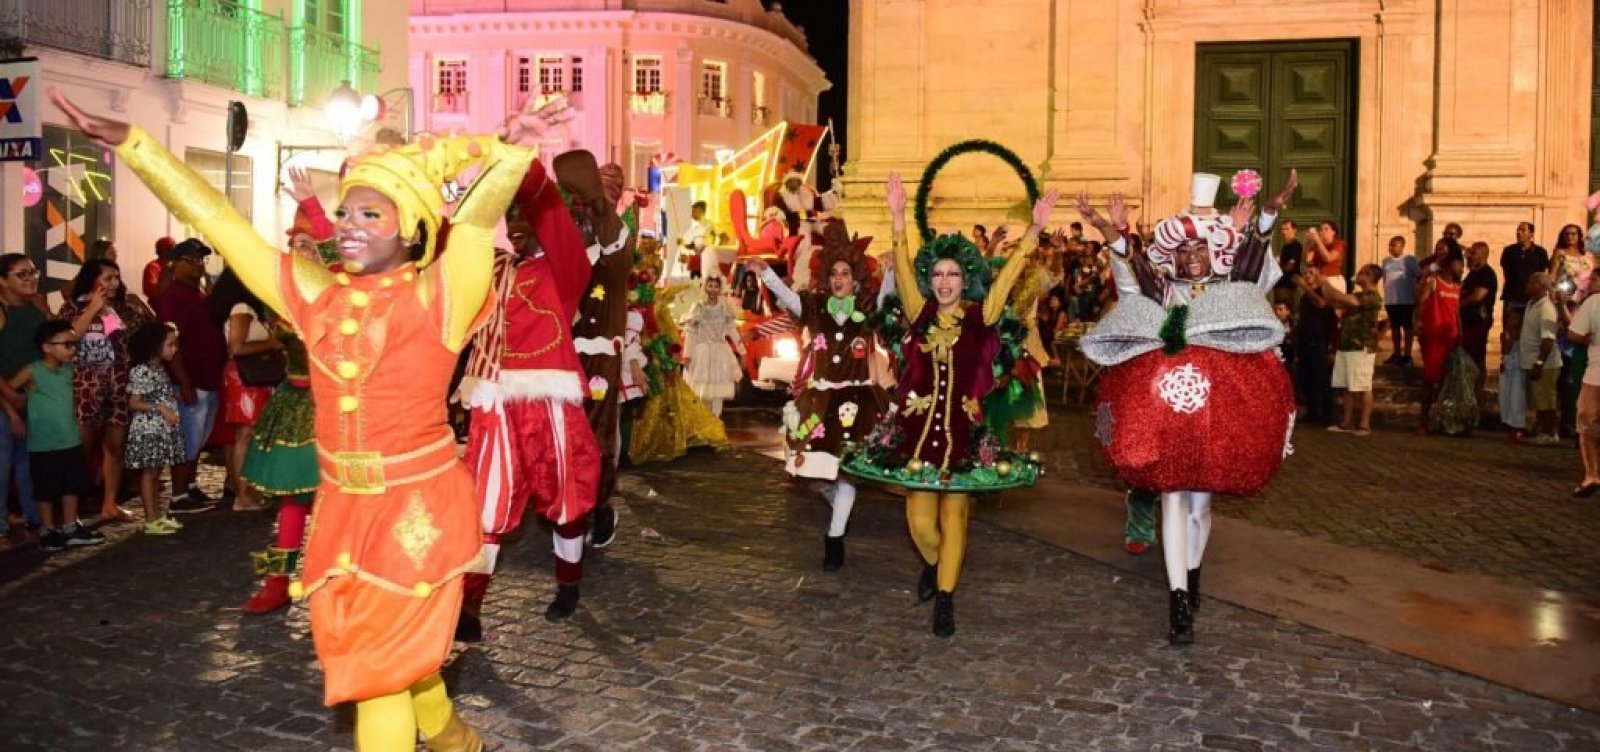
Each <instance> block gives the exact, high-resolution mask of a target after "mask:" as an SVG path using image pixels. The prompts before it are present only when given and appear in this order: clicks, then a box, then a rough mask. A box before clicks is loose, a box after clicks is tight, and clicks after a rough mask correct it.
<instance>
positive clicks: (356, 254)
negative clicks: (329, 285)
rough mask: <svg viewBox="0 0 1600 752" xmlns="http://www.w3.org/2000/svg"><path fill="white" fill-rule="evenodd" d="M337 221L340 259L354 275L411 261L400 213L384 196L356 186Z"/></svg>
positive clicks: (341, 209)
mask: <svg viewBox="0 0 1600 752" xmlns="http://www.w3.org/2000/svg"><path fill="white" fill-rule="evenodd" d="M334 219H335V222H336V223H337V224H336V227H337V229H338V230H339V258H340V259H341V260H342V261H344V266H345V269H346V270H347V271H349V272H350V273H352V274H379V273H382V272H386V271H389V270H391V269H395V268H398V267H399V266H400V265H401V264H404V263H405V262H406V261H407V260H408V259H409V257H410V249H408V248H407V247H406V242H405V240H404V239H402V238H401V237H400V212H399V211H397V210H396V209H395V205H394V202H393V201H390V200H389V199H388V197H386V196H384V195H383V194H382V193H379V192H377V191H376V190H373V189H372V188H368V187H367V186H364V185H358V186H355V187H352V188H351V189H350V190H349V191H347V192H346V193H345V197H344V203H343V204H340V205H339V210H338V211H337V212H335V213H334Z"/></svg>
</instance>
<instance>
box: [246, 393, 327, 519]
mask: <svg viewBox="0 0 1600 752" xmlns="http://www.w3.org/2000/svg"><path fill="white" fill-rule="evenodd" d="M313 409H314V408H313V405H312V402H311V390H310V389H308V388H306V387H305V386H297V385H295V384H291V383H289V382H284V383H282V384H279V385H278V388H277V389H274V390H273V392H272V397H271V398H269V399H268V400H267V404H266V406H265V407H262V408H261V416H260V417H258V418H256V424H255V429H254V432H253V433H252V434H251V436H250V451H249V452H248V453H246V454H245V456H244V469H243V471H242V474H243V475H244V480H245V482H246V483H249V484H250V485H251V486H253V487H255V489H256V490H257V491H260V492H261V493H262V494H263V495H265V496H299V495H302V494H310V493H314V492H315V491H316V490H317V486H318V485H319V484H320V483H321V481H322V471H321V469H320V468H319V467H318V466H317V443H316V440H315V438H313V434H312V419H313Z"/></svg>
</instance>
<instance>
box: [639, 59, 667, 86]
mask: <svg viewBox="0 0 1600 752" xmlns="http://www.w3.org/2000/svg"><path fill="white" fill-rule="evenodd" d="M661 76H662V63H661V56H660V55H635V56H634V58H633V93H635V94H654V93H656V92H659V91H663V88H662V86H661V84H662V77H661Z"/></svg>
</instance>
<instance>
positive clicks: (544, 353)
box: [458, 162, 601, 640]
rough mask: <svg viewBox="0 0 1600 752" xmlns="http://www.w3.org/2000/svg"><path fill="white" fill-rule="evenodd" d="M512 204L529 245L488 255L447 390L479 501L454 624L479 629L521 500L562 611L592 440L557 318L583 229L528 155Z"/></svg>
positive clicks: (573, 569) (566, 303) (592, 477)
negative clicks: (477, 307) (482, 304)
mask: <svg viewBox="0 0 1600 752" xmlns="http://www.w3.org/2000/svg"><path fill="white" fill-rule="evenodd" d="M513 214H514V215H516V216H517V220H518V221H519V222H525V223H526V224H527V225H528V226H529V227H530V228H531V229H532V232H533V237H534V238H535V239H536V240H535V241H534V244H536V245H537V246H538V248H539V250H537V251H535V252H534V253H533V254H532V255H529V256H522V257H518V256H515V255H512V254H509V253H500V254H496V256H495V266H494V286H493V290H494V292H493V293H492V299H493V300H494V301H495V302H496V306H495V310H494V313H492V314H491V315H490V317H489V320H488V321H487V322H486V323H485V324H484V326H483V327H482V328H481V329H479V330H478V332H477V334H475V335H474V336H473V340H472V345H473V347H472V355H471V356H470V358H469V359H468V361H467V370H466V376H465V378H463V380H462V383H461V388H460V391H459V395H460V397H461V401H462V403H463V404H465V405H466V406H468V407H469V408H470V409H471V410H472V424H471V425H472V428H471V432H470V434H469V436H468V440H467V452H466V461H467V464H468V465H469V466H470V467H471V468H472V471H473V475H474V477H475V478H476V480H477V487H478V494H479V498H480V499H481V501H482V514H481V517H480V520H479V521H480V522H481V523H482V526H483V549H484V562H483V568H482V571H480V572H473V573H470V574H468V575H467V578H466V594H465V598H464V600H463V602H462V608H461V611H462V622H461V628H460V629H458V635H459V636H461V637H462V638H464V639H468V640H473V639H476V638H477V637H479V636H480V635H481V626H480V625H479V614H480V612H481V609H482V606H483V598H484V595H485V594H486V593H487V591H488V588H489V582H490V577H491V576H492V575H493V574H494V569H495V563H496V561H497V560H498V556H499V551H500V536H502V535H504V534H506V533H509V532H511V531H512V530H515V529H516V528H517V526H518V525H519V524H521V522H522V515H523V513H524V511H525V510H526V508H527V505H528V504H529V502H532V504H533V509H534V512H535V513H537V514H538V515H539V516H541V517H544V518H545V519H547V520H550V522H552V523H554V525H555V526H556V527H555V533H554V539H555V540H554V543H555V556H556V582H557V583H558V585H559V587H560V591H559V594H558V603H554V604H552V605H551V609H550V611H547V612H546V616H549V617H551V618H562V617H565V616H568V615H571V613H572V608H573V607H575V606H576V604H577V587H578V581H579V580H580V579H581V578H582V576H583V570H582V564H581V562H582V557H583V536H584V533H586V532H588V517H587V515H588V514H589V510H590V509H591V508H593V506H594V500H595V492H596V488H597V487H598V485H599V482H600V465H601V455H600V447H599V445H598V444H597V443H596V442H595V438H594V433H593V432H592V431H590V430H589V424H588V422H587V420H586V418H585V416H584V412H583V399H584V392H585V387H584V374H583V368H582V367H581V366H580V365H579V363H578V353H577V351H576V350H575V349H574V348H573V345H572V335H571V331H570V328H569V324H568V322H570V321H572V317H573V315H574V314H575V313H576V312H577V310H578V301H579V299H580V298H581V297H582V296H583V294H584V292H585V289H586V287H587V285H588V281H589V263H588V257H587V255H586V254H585V251H584V244H583V234H582V232H581V231H579V229H578V225H577V224H576V223H574V222H573V221H572V215H571V214H570V213H569V212H568V211H567V207H566V204H565V203H564V202H563V201H562V200H561V191H560V190H559V189H558V188H557V187H556V185H555V182H554V181H553V180H551V179H550V177H549V175H548V174H547V173H546V172H545V170H544V167H543V165H541V164H539V163H537V162H536V163H534V164H533V165H532V166H531V167H530V168H529V169H528V174H527V176H526V177H524V179H523V182H522V186H521V187H520V188H519V189H518V191H517V196H516V201H515V203H514V205H513Z"/></svg>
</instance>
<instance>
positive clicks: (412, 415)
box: [51, 90, 570, 752]
mask: <svg viewBox="0 0 1600 752" xmlns="http://www.w3.org/2000/svg"><path fill="white" fill-rule="evenodd" d="M51 95H52V99H54V101H55V102H56V104H57V106H59V107H60V108H61V110H62V111H64V112H65V113H66V115H67V116H68V118H69V119H70V120H71V121H72V123H73V125H74V126H76V127H77V128H78V129H79V130H81V131H83V132H84V133H85V134H87V135H89V136H90V137H91V138H93V139H95V140H97V141H100V142H104V143H106V144H109V145H111V146H114V147H116V149H117V153H118V155H119V156H121V158H122V160H123V163H124V164H125V165H127V166H128V167H129V168H130V169H132V170H133V171H134V173H135V174H137V175H138V176H139V177H140V178H141V179H142V180H143V181H144V182H145V183H146V184H147V185H149V186H150V187H151V188H152V190H154V191H155V192H156V194H157V196H158V197H159V198H160V199H161V200H162V202H163V203H164V204H166V205H167V207H168V208H169V209H170V210H171V211H173V212H174V214H176V216H177V219H178V221H180V222H182V223H183V224H186V225H189V226H191V227H194V228H196V229H197V230H199V232H200V234H201V235H203V236H205V237H206V238H207V239H208V240H209V241H211V242H212V243H213V244H214V245H215V246H216V247H217V248H218V249H219V250H220V251H221V252H222V254H223V257H224V258H225V259H227V261H228V263H229V265H230V266H231V267H232V268H233V269H234V270H235V271H236V272H237V273H238V274H239V277H240V278H241V279H243V280H244V281H245V283H246V284H247V285H248V286H249V287H250V288H251V289H252V290H253V291H254V292H255V293H256V294H257V296H259V297H260V298H261V300H262V301H263V302H264V303H266V304H267V305H268V306H270V307H271V308H273V309H274V310H276V311H278V312H280V313H282V314H283V315H284V316H285V317H286V318H288V319H289V321H290V322H291V323H292V324H294V325H295V327H296V328H297V329H299V330H300V331H301V332H302V334H303V336H304V338H305V341H306V346H307V349H308V351H309V353H310V360H311V365H312V367H311V369H310V370H311V389H312V393H313V395H314V396H315V400H316V404H317V410H316V414H315V424H316V428H315V435H316V440H317V447H318V455H319V458H320V459H321V461H322V470H323V482H322V487H321V488H320V489H319V490H318V495H319V501H318V503H317V508H316V517H315V519H314V520H313V521H312V525H311V533H310V538H309V540H308V541H307V543H306V551H305V556H304V560H303V562H302V566H301V571H302V577H303V580H302V581H300V582H295V583H292V584H291V585H290V594H291V595H292V596H295V597H305V598H307V599H309V601H310V607H311V632H312V637H313V639H314V641H315V644H316V648H317V657H318V659H319V661H320V662H321V664H322V667H323V672H324V692H323V700H324V702H326V703H327V704H329V705H333V704H337V703H342V702H352V701H353V702H355V703H357V705H356V729H355V733H356V746H357V747H358V748H359V749H361V750H363V751H364V752H374V750H410V749H413V748H414V747H415V744H416V737H417V731H418V730H419V729H420V730H421V732H422V734H423V736H424V737H425V738H426V740H427V742H428V745H429V747H430V748H432V749H434V750H478V749H481V748H482V742H481V740H480V739H479V738H478V735H477V733H476V732H474V731H473V730H472V729H471V728H469V727H468V726H467V725H466V724H465V723H463V722H462V721H461V720H460V718H459V717H458V716H457V715H456V714H455V711H454V709H453V708H452V707H451V704H450V699H449V697H448V695H447V694H446V692H445V686H444V682H443V680H442V679H441V678H440V677H439V673H438V672H439V668H440V665H441V664H442V663H443V662H444V659H445V657H446V656H447V655H449V652H450V645H451V636H452V634H453V632H454V628H455V622H456V615H457V613H458V612H459V610H460V607H461V581H460V580H461V577H460V576H461V575H462V574H463V573H464V572H466V571H467V570H468V569H470V568H472V566H473V565H474V564H475V562H476V561H477V559H478V558H479V555H480V553H479V548H480V535H479V530H478V525H477V520H476V511H477V510H476V508H475V507H476V504H474V503H473V483H472V476H471V474H470V473H469V472H468V471H467V468H466V466H465V465H464V464H463V463H462V462H461V461H460V460H459V459H457V458H456V456H455V440H454V436H453V435H452V434H451V431H450V428H449V426H448V424H447V423H446V419H445V401H444V399H442V397H443V395H444V394H445V391H446V388H447V386H448V384H449V380H450V376H451V372H452V370H453V368H454V366H455V362H456V360H457V353H459V352H460V350H461V348H462V347H463V346H464V345H465V344H466V340H467V337H468V335H469V334H470V333H471V329H472V326H473V324H474V322H475V321H477V320H478V319H479V317H480V313H481V312H482V311H484V309H485V303H486V302H487V299H488V294H489V283H490V276H491V273H492V265H491V263H490V261H491V257H492V253H493V248H494V246H493V237H494V228H495V225H496V224H497V223H498V222H499V220H500V216H501V214H503V213H504V211H505V207H506V205H507V204H508V203H510V201H511V198H512V196H513V195H514V194H515V192H516V189H517V186H518V185H519V184H520V183H521V182H522V176H523V173H525V172H526V171H527V169H528V165H529V163H530V162H531V161H532V160H533V158H534V151H533V150H532V149H530V148H525V147H524V146H523V145H532V144H537V143H538V142H539V141H540V140H541V139H542V138H543V137H545V136H546V135H547V134H548V133H550V132H551V131H552V130H554V128H555V126H556V125H557V124H558V123H559V122H561V121H562V118H563V116H566V117H570V115H566V114H565V112H564V111H565V109H566V107H567V105H566V103H565V102H564V101H562V100H557V101H556V102H552V103H551V104H549V105H547V106H546V107H545V108H543V109H542V110H540V111H539V112H537V113H530V112H519V113H517V114H515V115H513V116H512V117H511V118H510V119H509V120H508V121H507V123H506V126H505V127H504V128H502V130H501V136H500V137H499V138H496V137H456V138H446V139H433V138H430V137H427V136H424V137H423V139H422V140H421V141H420V142H419V143H418V144H415V145H409V146H401V147H395V148H391V149H386V150H382V151H376V150H375V151H374V152H372V153H370V154H367V155H364V156H362V157H361V158H359V159H357V160H355V161H354V163H353V164H352V165H351V166H350V168H349V171H348V172H347V173H346V175H345V176H344V179H343V181H342V182H341V184H340V187H339V190H340V208H339V212H338V220H339V221H338V224H337V227H338V230H339V245H338V251H339V257H340V259H341V261H342V265H343V271H342V272H340V273H338V274H335V273H333V272H332V271H330V270H328V269H327V268H326V267H323V266H322V265H320V264H318V263H316V262H314V261H311V260H309V259H306V258H304V257H301V256H299V255H296V254H292V253H282V252H279V251H278V250H276V249H274V248H273V247H272V246H271V245H270V244H268V243H266V242H265V241H263V240H262V239H261V238H260V237H259V236H257V235H256V234H255V232H254V230H253V229H252V228H251V227H250V223H249V222H248V221H247V220H246V219H245V218H244V217H242V216H240V215H239V213H238V212H237V211H236V210H235V209H234V208H233V206H232V204H231V202H229V200H228V199H227V198H226V197H224V196H223V195H221V193H220V192H218V191H217V190H216V189H215V188H214V187H212V185H211V184H210V183H208V182H206V181H205V179H203V178H201V177H200V176H199V175H198V174H196V173H195V172H194V171H193V170H192V169H190V168H189V167H187V166H185V165H184V164H183V163H182V162H180V161H179V160H178V159H177V158H176V157H174V156H173V155H172V154H171V153H170V152H169V151H167V150H166V149H165V148H164V147H163V146H161V144H160V143H159V142H157V141H156V140H155V139H154V138H152V137H151V136H150V135H149V134H147V133H145V132H144V131H143V130H140V129H138V128H131V127H130V126H128V125H127V124H125V123H119V122H115V121H112V120H108V119H104V118H99V117H95V116H91V115H88V114H85V113H84V112H83V111H82V110H80V109H79V108H77V107H76V106H75V105H73V104H72V103H71V102H70V101H68V100H67V99H66V98H65V97H64V96H63V95H62V94H61V93H60V92H59V91H54V90H53V91H52V92H51ZM558 113H559V114H558ZM474 166H476V167H474ZM478 168H481V170H482V172H481V175H479V176H478V177H477V180H476V181H475V182H474V183H473V184H472V187H471V188H470V190H468V191H467V193H466V194H465V196H464V197H463V198H462V200H461V202H460V205H459V206H458V207H457V208H456V210H455V212H454V213H453V214H452V217H451V220H450V222H449V223H448V224H447V223H446V222H445V221H444V220H443V219H442V215H443V212H444V208H445V207H444V201H443V196H442V191H441V188H442V186H443V184H444V182H445V181H446V180H447V179H450V178H452V177H455V178H458V179H463V178H464V177H465V176H464V173H466V172H468V171H469V170H471V169H478ZM441 241H442V244H443V247H442V248H441V247H440V245H441ZM436 258H437V260H438V263H433V262H434V261H435V259H436ZM429 395H438V396H429Z"/></svg>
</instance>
